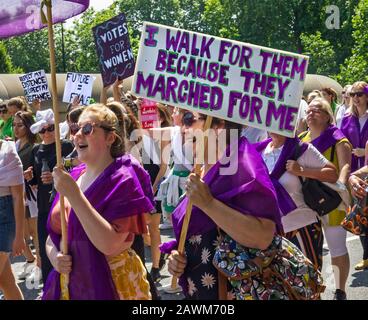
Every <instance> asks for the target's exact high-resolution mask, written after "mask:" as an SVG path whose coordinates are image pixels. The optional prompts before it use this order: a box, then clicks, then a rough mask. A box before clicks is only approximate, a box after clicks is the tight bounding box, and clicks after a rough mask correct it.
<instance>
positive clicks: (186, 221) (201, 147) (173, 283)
mask: <svg viewBox="0 0 368 320" xmlns="http://www.w3.org/2000/svg"><path fill="white" fill-rule="evenodd" d="M211 124H212V117H210V116H207V118H206V122H205V124H204V128H203V131H204V132H205V133H206V132H207V130H208V129H210V128H211ZM201 141H202V140H200V141H199V142H200V143H201ZM207 146H208V135H205V136H204V143H203V145H202V144H201V145H199V147H198V146H197V147H198V148H197V150H199V151H200V152H202V153H200V154H204V152H203V151H204V150H207ZM201 167H202V164H196V165H195V167H194V173H195V174H196V175H201ZM192 207H193V204H192V202H191V201H189V202H188V206H187V209H186V212H185V217H184V221H183V226H182V228H181V233H180V240H179V246H178V251H179V253H181V254H183V253H184V247H185V240H186V238H187V233H188V226H189V222H190V217H191V215H192ZM177 282H178V279H177V277H175V276H173V277H172V280H171V288H173V289H174V288H176V286H177Z"/></svg>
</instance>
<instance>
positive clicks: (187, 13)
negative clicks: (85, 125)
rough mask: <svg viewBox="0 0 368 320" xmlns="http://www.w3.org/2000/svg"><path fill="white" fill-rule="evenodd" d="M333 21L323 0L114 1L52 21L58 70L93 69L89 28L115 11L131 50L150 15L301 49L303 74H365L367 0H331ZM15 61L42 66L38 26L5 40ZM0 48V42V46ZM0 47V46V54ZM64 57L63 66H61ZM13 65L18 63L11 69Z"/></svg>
mask: <svg viewBox="0 0 368 320" xmlns="http://www.w3.org/2000/svg"><path fill="white" fill-rule="evenodd" d="M333 4H334V6H336V7H335V8H338V10H339V12H337V13H336V12H335V14H337V19H338V20H339V21H335V20H336V19H334V21H333V22H335V23H337V24H338V28H337V29H334V28H331V27H328V23H327V21H328V19H329V18H330V19H331V17H333V13H331V12H330V11H328V9H329V8H331V1H330V0H193V1H191V0H116V1H115V2H114V3H113V4H112V5H111V6H110V7H109V8H108V9H106V10H103V11H100V12H95V11H94V10H93V9H92V8H90V9H88V10H87V11H86V12H85V13H84V14H83V15H82V16H81V17H80V18H79V19H78V20H76V21H75V22H74V23H73V26H72V27H71V28H68V29H66V30H65V28H64V48H65V50H64V52H65V54H64V57H65V59H63V54H62V52H63V50H62V40H61V39H62V28H61V25H57V26H56V30H55V34H56V46H57V63H58V65H57V71H58V72H64V71H74V72H97V73H98V72H99V67H98V62H97V56H96V50H95V45H94V39H93V35H92V27H94V26H96V25H97V24H99V23H102V22H103V21H105V20H108V19H110V18H112V17H114V16H115V15H117V14H119V13H120V12H124V13H125V14H126V16H127V20H128V25H129V28H130V36H131V43H132V46H133V51H134V53H135V54H137V52H138V46H139V39H140V33H141V27H142V22H143V21H151V22H156V23H160V24H165V25H169V26H175V27H178V28H184V29H188V30H192V31H198V32H203V33H207V34H211V35H216V36H220V37H225V38H230V39H234V40H239V41H243V42H249V43H252V44H257V45H261V46H267V47H272V48H277V49H281V50H286V51H293V52H298V53H303V54H307V55H309V56H310V57H311V60H310V65H309V69H308V73H318V74H322V75H327V76H330V77H333V78H335V79H337V80H338V81H339V82H340V83H341V84H346V83H352V82H354V81H357V80H368V32H367V23H368V0H334V1H333ZM4 45H5V47H6V49H7V52H8V54H9V57H10V63H12V64H13V66H14V67H13V70H10V72H14V68H15V69H16V68H21V69H23V70H24V72H30V71H34V70H38V69H45V70H46V71H47V69H48V65H47V63H46V61H48V48H47V33H46V31H45V30H43V31H39V32H35V33H32V34H28V35H25V36H22V37H18V38H12V39H9V40H6V41H4ZM0 52H1V47H0ZM0 54H1V53H0ZM64 63H65V65H64ZM18 70H19V69H18Z"/></svg>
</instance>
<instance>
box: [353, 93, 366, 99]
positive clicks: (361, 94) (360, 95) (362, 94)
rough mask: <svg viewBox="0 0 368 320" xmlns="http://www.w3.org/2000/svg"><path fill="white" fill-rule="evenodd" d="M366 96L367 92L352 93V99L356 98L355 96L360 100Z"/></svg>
mask: <svg viewBox="0 0 368 320" xmlns="http://www.w3.org/2000/svg"><path fill="white" fill-rule="evenodd" d="M364 95H365V92H350V97H352V98H354V97H355V96H358V97H359V98H361V97H363V96H364Z"/></svg>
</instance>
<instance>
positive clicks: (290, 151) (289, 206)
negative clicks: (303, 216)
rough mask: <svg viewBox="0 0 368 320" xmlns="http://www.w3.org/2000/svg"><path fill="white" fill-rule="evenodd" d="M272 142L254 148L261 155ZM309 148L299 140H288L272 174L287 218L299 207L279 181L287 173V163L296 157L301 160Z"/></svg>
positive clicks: (282, 209)
mask: <svg viewBox="0 0 368 320" xmlns="http://www.w3.org/2000/svg"><path fill="white" fill-rule="evenodd" d="M271 141H272V139H267V140H265V141H262V142H258V143H256V144H254V146H255V148H256V150H257V151H258V152H259V153H261V152H262V151H263V150H264V149H266V147H267V146H268V145H269V143H270V142H271ZM297 146H298V148H299V150H298V151H297V150H296V148H297ZM307 148H308V145H307V144H306V143H302V142H301V141H300V140H299V139H298V138H286V140H285V143H284V147H283V148H282V151H281V154H280V157H279V158H278V160H277V162H276V164H275V167H274V168H273V170H272V172H271V173H270V177H271V181H272V183H273V185H274V187H275V190H276V195H277V199H278V202H279V207H280V211H281V213H282V214H283V216H286V215H287V214H288V213H290V212H291V211H293V210H295V209H296V208H297V207H296V204H295V202H294V201H293V199H292V198H291V197H290V195H289V193H288V192H287V191H286V190H285V188H284V187H283V186H282V184H281V183H280V182H279V179H280V178H281V176H282V175H283V174H284V173H285V172H286V161H287V160H296V156H297V157H298V158H299V157H300V156H301V155H302V154H303V153H304V152H305V150H307ZM296 152H298V154H296Z"/></svg>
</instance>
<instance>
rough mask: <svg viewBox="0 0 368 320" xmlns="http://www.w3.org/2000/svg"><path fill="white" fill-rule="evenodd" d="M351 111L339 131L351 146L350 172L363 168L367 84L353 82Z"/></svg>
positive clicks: (367, 133)
mask: <svg viewBox="0 0 368 320" xmlns="http://www.w3.org/2000/svg"><path fill="white" fill-rule="evenodd" d="M350 97H351V103H352V106H351V110H350V113H349V114H347V115H345V117H344V118H343V119H342V122H341V131H342V132H343V133H344V134H345V136H346V137H347V138H348V139H349V141H350V142H351V144H352V146H353V155H352V159H351V170H352V171H356V170H358V169H360V168H361V167H363V166H364V148H365V144H366V142H367V141H368V121H367V120H368V112H367V110H368V84H367V83H366V82H364V81H358V82H355V83H354V84H353V86H352V88H351V92H350Z"/></svg>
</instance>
